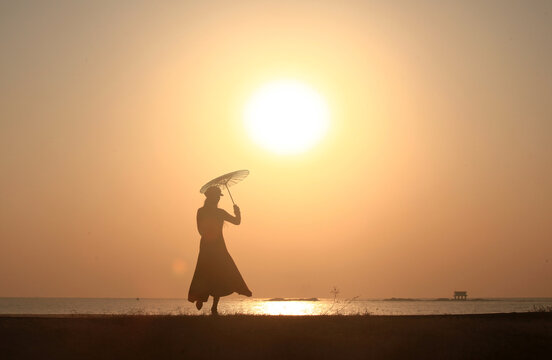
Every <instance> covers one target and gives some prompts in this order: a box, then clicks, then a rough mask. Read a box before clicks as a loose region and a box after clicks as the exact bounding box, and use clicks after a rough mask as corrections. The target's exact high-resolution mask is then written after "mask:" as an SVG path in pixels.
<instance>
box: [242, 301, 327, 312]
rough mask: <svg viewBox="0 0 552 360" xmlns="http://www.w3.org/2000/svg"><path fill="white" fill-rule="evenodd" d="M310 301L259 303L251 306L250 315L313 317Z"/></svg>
mask: <svg viewBox="0 0 552 360" xmlns="http://www.w3.org/2000/svg"><path fill="white" fill-rule="evenodd" d="M316 310H317V309H316V305H315V304H314V303H313V302H312V301H259V302H257V303H256V304H254V305H252V306H251V313H253V314H259V315H315V314H317V311H316Z"/></svg>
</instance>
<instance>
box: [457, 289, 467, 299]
mask: <svg viewBox="0 0 552 360" xmlns="http://www.w3.org/2000/svg"><path fill="white" fill-rule="evenodd" d="M467 298H468V292H467V291H455V292H454V300H466V299H467Z"/></svg>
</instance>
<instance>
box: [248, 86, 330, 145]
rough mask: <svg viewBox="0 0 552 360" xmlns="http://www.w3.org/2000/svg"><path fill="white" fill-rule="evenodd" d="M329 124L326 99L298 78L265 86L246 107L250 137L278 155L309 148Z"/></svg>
mask: <svg viewBox="0 0 552 360" xmlns="http://www.w3.org/2000/svg"><path fill="white" fill-rule="evenodd" d="M329 123H330V112H329V108H328V105H327V104H326V101H325V100H324V98H323V97H322V96H321V95H320V94H318V93H317V92H316V91H314V90H313V89H312V88H310V87H309V86H307V85H305V84H303V83H301V82H298V81H295V80H279V81H274V82H270V83H268V84H265V85H263V86H262V87H261V88H259V89H258V90H257V91H256V92H255V93H254V94H253V96H252V97H251V99H250V100H249V102H248V103H247V106H246V108H245V126H246V128H247V131H248V133H249V135H250V136H251V138H252V139H253V140H254V141H255V142H256V143H258V144H259V145H260V146H262V147H263V148H265V149H267V150H270V151H272V152H274V153H277V154H297V153H301V152H304V151H306V150H308V149H310V148H311V147H313V146H314V145H315V144H316V143H317V142H319V141H320V140H321V139H322V138H323V137H324V135H325V134H326V132H327V131H328V128H329Z"/></svg>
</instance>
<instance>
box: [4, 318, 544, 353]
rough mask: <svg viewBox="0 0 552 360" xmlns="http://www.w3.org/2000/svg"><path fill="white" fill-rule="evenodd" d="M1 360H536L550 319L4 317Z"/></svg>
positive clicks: (540, 351) (541, 348)
mask: <svg viewBox="0 0 552 360" xmlns="http://www.w3.org/2000/svg"><path fill="white" fill-rule="evenodd" d="M0 339H2V341H0V353H1V354H3V359H40V358H55V359H75V358H79V359H103V358H117V359H164V358H182V359H184V358H199V359H204V358H215V357H224V358H244V357H245V358H260V359H282V358H286V359H289V358H297V359H299V358H300V359H305V358H320V359H325V358H332V359H341V358H345V357H346V358H353V359H356V358H373V359H403V358H425V359H466V358H485V359H487V358H500V359H516V358H526V359H528V358H539V357H543V356H544V355H545V354H547V353H548V354H549V353H550V352H552V313H548V312H542V313H539V312H528V313H497V314H470V315H321V316H310V315H306V316H305V315H298V316H289V315H276V316H274V315H219V316H208V315H94V314H69V315H66V314H61V315H55V314H50V315H33V314H23V315H20V314H14V315H12V314H9V315H0Z"/></svg>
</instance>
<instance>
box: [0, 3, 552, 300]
mask: <svg viewBox="0 0 552 360" xmlns="http://www.w3.org/2000/svg"><path fill="white" fill-rule="evenodd" d="M114 3H116V4H114ZM367 3H369V4H367ZM392 3H393V4H389V2H385V1H381V2H377V1H374V2H364V1H358V2H354V1H349V2H347V1H340V2H334V1H328V2H321V1H301V2H298V1H278V2H273V1H270V2H269V1H267V2H263V1H233V2H227V1H211V2H209V1H201V2H194V3H192V2H190V3H187V2H177V1H158V2H150V3H148V2H139V1H128V2H126V1H118V2H111V1H88V2H84V1H83V2H80V1H79V2H74V1H59V2H55V4H46V3H45V2H41V1H35V2H29V1H17V2H11V3H3V4H1V5H0V79H2V81H0V94H1V96H0V169H1V172H0V296H81V297H137V296H138V297H185V296H186V295H187V291H188V286H189V284H190V280H191V276H192V273H193V268H194V266H195V260H196V257H197V252H198V248H199V235H198V233H197V230H196V227H195V213H196V210H197V208H198V207H200V206H201V205H202V203H203V195H201V194H200V193H199V188H200V187H201V186H202V185H203V183H205V182H206V181H207V180H210V179H211V178H212V177H215V176H218V175H221V174H223V173H226V172H229V171H233V170H238V169H242V168H245V169H249V170H250V171H251V175H250V176H249V177H248V178H247V179H246V180H244V182H243V183H240V184H239V185H236V187H235V188H234V190H233V194H234V196H235V198H236V201H237V203H238V204H239V205H240V207H241V209H242V214H243V222H242V224H241V225H240V226H238V227H235V226H233V225H227V226H226V227H225V237H226V243H227V246H228V248H229V251H230V253H231V254H232V256H233V257H234V260H235V261H236V263H237V265H238V267H239V269H240V271H241V273H242V275H243V277H244V278H245V280H246V281H247V283H248V285H249V287H250V288H251V289H252V291H253V294H254V296H258V297H275V296H285V297H295V296H307V297H311V296H318V297H329V296H330V293H329V292H330V290H331V288H332V287H333V286H337V287H338V288H339V289H340V290H341V295H342V296H360V297H361V298H382V297H391V296H395V297H448V296H451V294H452V291H454V290H468V293H469V294H470V295H471V296H473V297H486V296H497V297H502V296H504V297H522V296H552V281H551V280H552V222H551V221H550V214H552V186H551V185H550V184H552V120H551V119H552V103H551V102H550V99H551V98H552V68H551V67H550V64H552V42H550V34H552V3H551V2H549V1H545V0H543V1H536V0H535V1H527V2H523V1H513V0H512V1H489V2H484V3H482V2H478V1H477V2H476V1H473V2H460V1H458V2H453V1H450V2H448V1H445V2H443V1H420V2H418V1H417V2H410V1H402V2H401V1H394V2H392ZM414 3H416V4H414ZM280 78H293V79H297V80H299V81H302V82H304V83H306V84H309V86H311V87H312V88H314V89H316V91H318V92H319V93H320V94H322V95H323V96H324V98H326V99H327V101H328V105H329V108H330V112H331V125H330V130H329V132H328V133H327V135H326V137H325V138H324V139H323V140H322V141H321V142H320V143H319V144H318V145H317V146H315V147H314V148H312V149H311V150H310V151H307V152H305V153H303V154H300V155H292V156H281V155H275V154H271V153H269V152H267V151H265V150H263V149H262V148H259V147H258V146H257V145H256V144H255V143H254V142H253V141H252V140H251V139H250V138H249V137H248V134H247V132H246V130H245V128H244V126H243V111H244V106H245V104H246V103H247V100H248V99H249V97H250V96H251V95H252V94H253V92H254V91H255V89H256V88H258V87H259V86H261V85H263V84H264V83H266V82H269V81H273V80H277V79H280ZM220 206H221V207H223V208H226V209H227V210H229V211H230V210H231V202H230V199H229V198H228V196H226V197H225V198H223V200H222V201H221V204H220Z"/></svg>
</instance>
